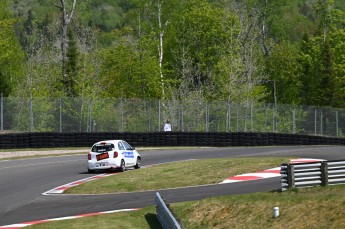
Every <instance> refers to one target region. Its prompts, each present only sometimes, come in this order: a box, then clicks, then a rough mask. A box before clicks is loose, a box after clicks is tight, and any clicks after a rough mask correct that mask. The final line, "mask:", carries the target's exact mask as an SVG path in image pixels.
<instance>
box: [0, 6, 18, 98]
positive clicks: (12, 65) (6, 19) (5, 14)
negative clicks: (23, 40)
mask: <svg viewBox="0 0 345 229" xmlns="http://www.w3.org/2000/svg"><path fill="white" fill-rule="evenodd" d="M9 7H10V5H9V2H8V1H7V0H3V1H1V2H0V50H1V51H0V93H2V94H3V95H4V96H8V95H10V93H11V91H12V89H13V86H14V83H15V82H16V81H17V77H20V75H21V73H22V72H21V70H22V69H21V66H22V64H23V58H24V54H23V52H22V50H21V47H20V45H19V42H18V40H17V37H16V36H15V34H14V29H13V26H14V24H15V22H16V19H15V18H13V17H12V16H11V13H10V10H9Z"/></svg>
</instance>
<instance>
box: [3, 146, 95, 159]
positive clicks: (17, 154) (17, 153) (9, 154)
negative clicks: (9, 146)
mask: <svg viewBox="0 0 345 229" xmlns="http://www.w3.org/2000/svg"><path fill="white" fill-rule="evenodd" d="M89 150H90V149H89V148H87V149H74V150H37V151H20V150H19V151H11V152H0V159H6V158H15V157H27V156H40V155H53V154H71V153H81V154H82V153H87V152H88V151H89Z"/></svg>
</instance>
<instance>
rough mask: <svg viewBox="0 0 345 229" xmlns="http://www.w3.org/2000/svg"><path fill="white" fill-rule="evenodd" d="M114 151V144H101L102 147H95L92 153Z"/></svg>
mask: <svg viewBox="0 0 345 229" xmlns="http://www.w3.org/2000/svg"><path fill="white" fill-rule="evenodd" d="M113 149H114V145H113V144H100V145H94V146H93V147H92V149H91V151H92V152H106V151H111V150H113Z"/></svg>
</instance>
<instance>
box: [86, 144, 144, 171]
mask: <svg viewBox="0 0 345 229" xmlns="http://www.w3.org/2000/svg"><path fill="white" fill-rule="evenodd" d="M87 159H88V161H87V170H88V172H89V173H92V172H95V171H96V170H105V169H118V170H120V171H121V172H124V171H125V170H126V168H128V167H134V168H135V169H139V168H140V162H141V156H140V155H139V153H138V152H137V151H136V150H135V148H134V147H132V146H130V145H129V144H128V143H127V142H125V141H123V140H106V141H100V142H97V143H95V144H94V145H93V146H92V148H91V152H90V153H89V154H88V156H87Z"/></svg>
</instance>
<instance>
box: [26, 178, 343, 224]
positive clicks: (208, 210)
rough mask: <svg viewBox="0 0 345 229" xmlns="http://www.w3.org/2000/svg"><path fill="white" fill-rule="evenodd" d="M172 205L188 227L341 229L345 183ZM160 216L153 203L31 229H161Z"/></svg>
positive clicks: (178, 216)
mask: <svg viewBox="0 0 345 229" xmlns="http://www.w3.org/2000/svg"><path fill="white" fill-rule="evenodd" d="M163 198H164V196H163ZM273 207H279V210H280V216H279V217H278V218H273ZM170 208H171V209H172V210H173V212H174V214H175V216H176V217H177V218H178V219H179V220H180V221H181V222H182V225H183V228H186V229H207V228H210V229H221V228H222V229H223V228H235V229H236V228H241V229H242V228H246V229H262V228H270V229H271V228H272V229H280V228H281V229H286V228H294V229H295V228H296V229H298V228H303V229H304V228H308V229H309V228H313V229H324V228H337V229H338V228H345V186H344V185H338V186H328V187H314V188H305V189H298V190H297V189H295V190H290V191H286V192H265V193H253V194H243V195H230V196H223V197H214V198H206V199H203V200H200V201H189V202H181V203H173V204H170ZM155 214H156V211H155V208H154V207H153V206H151V207H148V208H143V209H140V210H138V211H135V212H129V213H112V214H109V215H100V216H92V217H86V218H80V219H74V220H65V221H57V222H50V223H44V224H41V225H34V226H30V227H29V228H34V229H36V228H45V229H46V228H47V229H49V228H54V229H55V228H75V229H79V228H80V229H85V228H99V229H103V228H104V229H106V228H124V229H125V228H126V229H127V228H129V229H131V228H133V229H134V228H140V229H149V228H150V229H155V228H157V229H158V228H161V227H160V225H159V223H158V221H157V219H156V217H155ZM110 225H111V226H110Z"/></svg>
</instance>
